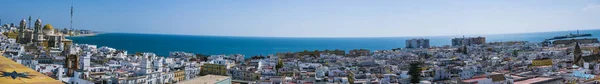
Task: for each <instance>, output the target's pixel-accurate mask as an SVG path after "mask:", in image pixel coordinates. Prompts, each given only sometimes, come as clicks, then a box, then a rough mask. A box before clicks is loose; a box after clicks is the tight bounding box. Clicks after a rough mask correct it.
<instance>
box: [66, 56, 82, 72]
mask: <svg viewBox="0 0 600 84" xmlns="http://www.w3.org/2000/svg"><path fill="white" fill-rule="evenodd" d="M78 64H79V56H78V55H76V54H69V55H67V57H66V59H65V65H64V67H65V68H67V76H68V77H73V76H74V74H73V73H74V72H75V70H78V69H79V65H78Z"/></svg>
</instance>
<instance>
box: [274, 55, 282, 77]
mask: <svg viewBox="0 0 600 84" xmlns="http://www.w3.org/2000/svg"><path fill="white" fill-rule="evenodd" d="M280 68H283V60H281V58H280V59H279V61H277V65H275V71H276V72H277V73H279V69H280Z"/></svg>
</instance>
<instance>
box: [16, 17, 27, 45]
mask: <svg viewBox="0 0 600 84" xmlns="http://www.w3.org/2000/svg"><path fill="white" fill-rule="evenodd" d="M26 29H27V21H26V20H25V19H23V20H21V23H20V24H19V28H18V30H19V36H18V37H17V42H19V43H21V44H24V42H26V41H25V30H26Z"/></svg>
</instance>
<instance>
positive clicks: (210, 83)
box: [181, 75, 231, 84]
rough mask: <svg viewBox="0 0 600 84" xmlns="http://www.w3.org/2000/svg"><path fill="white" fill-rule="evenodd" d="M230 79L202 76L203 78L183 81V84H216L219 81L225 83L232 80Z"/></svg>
mask: <svg viewBox="0 0 600 84" xmlns="http://www.w3.org/2000/svg"><path fill="white" fill-rule="evenodd" d="M230 78H231V77H229V76H219V75H206V76H201V77H197V78H194V79H190V80H186V81H182V82H181V84H214V83H217V82H219V81H223V80H226V79H230Z"/></svg>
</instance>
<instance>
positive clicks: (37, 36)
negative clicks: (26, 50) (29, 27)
mask: <svg viewBox="0 0 600 84" xmlns="http://www.w3.org/2000/svg"><path fill="white" fill-rule="evenodd" d="M33 34H34V37H33V39H34V40H35V42H41V41H43V40H44V34H43V30H42V20H41V19H37V20H36V21H35V27H34V29H33Z"/></svg>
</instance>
